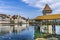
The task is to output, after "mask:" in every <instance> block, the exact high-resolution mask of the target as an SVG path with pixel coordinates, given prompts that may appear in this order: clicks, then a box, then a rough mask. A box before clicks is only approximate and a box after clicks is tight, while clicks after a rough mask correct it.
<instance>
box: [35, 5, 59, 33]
mask: <svg viewBox="0 0 60 40" xmlns="http://www.w3.org/2000/svg"><path fill="white" fill-rule="evenodd" d="M42 13H43V15H42V16H37V17H36V18H35V21H36V22H37V23H38V24H39V25H38V26H40V31H42V32H44V33H49V34H56V28H55V27H56V26H60V14H51V13H52V9H51V8H50V7H49V5H48V4H46V6H45V8H44V9H43V11H42Z"/></svg>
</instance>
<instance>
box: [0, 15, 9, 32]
mask: <svg viewBox="0 0 60 40" xmlns="http://www.w3.org/2000/svg"><path fill="white" fill-rule="evenodd" d="M9 23H10V16H9V15H6V14H0V32H9V31H10V26H8V25H9Z"/></svg>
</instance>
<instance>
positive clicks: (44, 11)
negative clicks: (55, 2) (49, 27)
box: [43, 4, 52, 15]
mask: <svg viewBox="0 0 60 40" xmlns="http://www.w3.org/2000/svg"><path fill="white" fill-rule="evenodd" d="M50 13H52V10H51V8H50V7H49V5H48V4H46V5H45V8H44V9H43V15H47V14H50Z"/></svg>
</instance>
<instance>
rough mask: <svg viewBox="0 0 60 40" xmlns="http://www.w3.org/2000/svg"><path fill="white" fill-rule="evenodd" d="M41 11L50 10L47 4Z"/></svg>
mask: <svg viewBox="0 0 60 40" xmlns="http://www.w3.org/2000/svg"><path fill="white" fill-rule="evenodd" d="M43 10H51V8H50V7H49V5H48V4H46V5H45V8H44V9H43Z"/></svg>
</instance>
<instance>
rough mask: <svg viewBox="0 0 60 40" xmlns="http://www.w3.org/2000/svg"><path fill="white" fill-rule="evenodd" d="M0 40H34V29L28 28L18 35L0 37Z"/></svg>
mask: <svg viewBox="0 0 60 40" xmlns="http://www.w3.org/2000/svg"><path fill="white" fill-rule="evenodd" d="M0 40H34V27H33V26H30V27H29V28H26V29H25V30H23V31H21V32H19V33H8V34H4V35H0Z"/></svg>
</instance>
